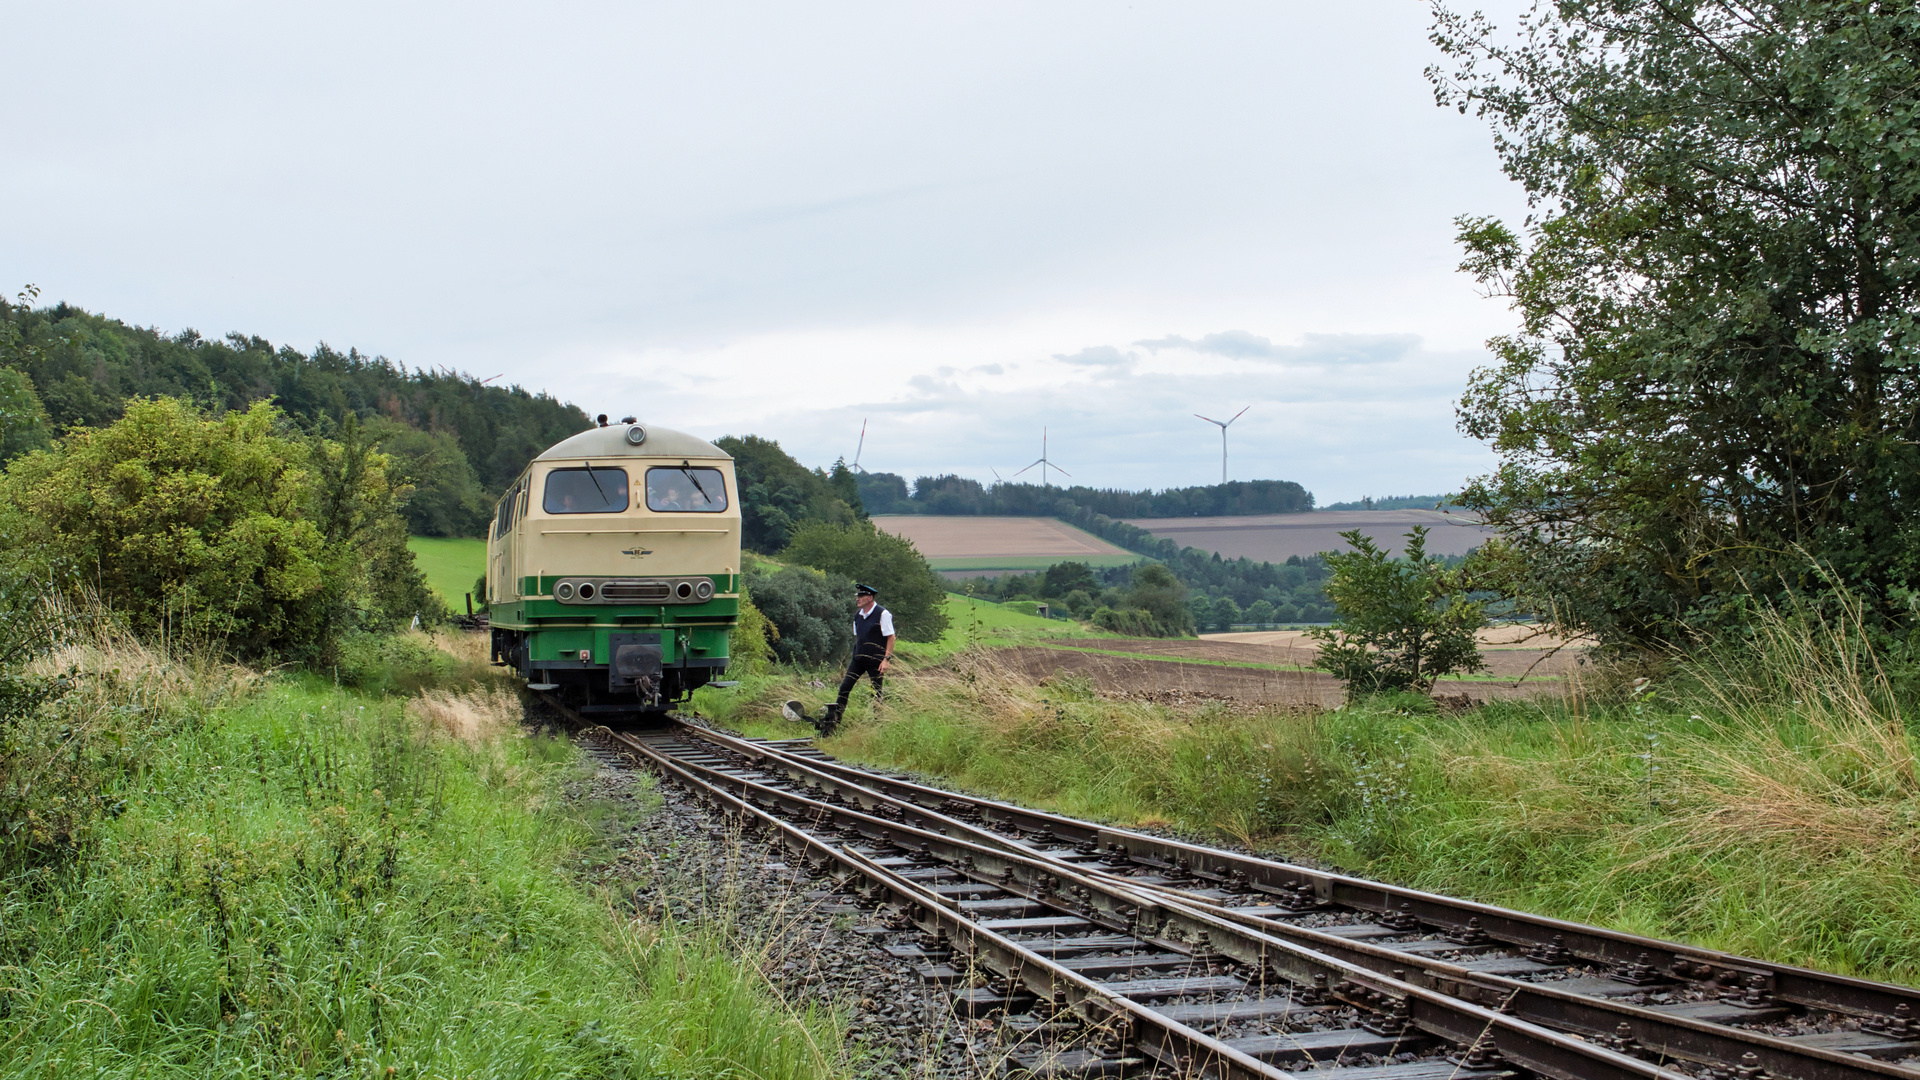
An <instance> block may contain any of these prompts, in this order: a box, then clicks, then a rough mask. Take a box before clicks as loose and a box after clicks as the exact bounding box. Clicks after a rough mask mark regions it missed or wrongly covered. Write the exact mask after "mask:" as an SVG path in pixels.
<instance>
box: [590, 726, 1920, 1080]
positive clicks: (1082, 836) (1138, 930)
mask: <svg viewBox="0 0 1920 1080" xmlns="http://www.w3.org/2000/svg"><path fill="white" fill-rule="evenodd" d="M554 704H555V706H556V707H557V708H560V709H561V711H562V712H566V711H567V710H566V709H565V707H564V706H562V705H559V704H558V703H557V702H556V703H554ZM575 719H576V721H578V722H581V723H583V724H584V723H586V722H585V721H583V720H580V718H578V717H577V716H576V717H575ZM599 731H600V733H601V734H603V736H604V737H605V738H606V739H607V740H609V741H610V743H611V744H612V745H614V746H617V747H618V748H619V749H620V750H621V751H623V752H625V753H627V754H629V755H630V756H632V757H633V758H635V759H637V760H639V761H642V762H644V763H646V764H647V765H648V766H649V767H651V768H653V769H655V770H656V771H658V772H659V773H660V774H662V775H663V776H664V777H666V778H667V779H669V780H671V781H674V782H676V783H678V784H680V785H682V786H684V787H685V788H687V789H688V790H689V791H691V792H693V793H694V794H695V796H696V797H697V798H699V799H701V800H702V801H703V802H706V803H708V804H709V805H710V806H712V807H713V808H714V809H715V810H717V811H718V812H720V813H722V814H724V815H726V816H727V817H728V818H730V819H731V820H733V821H735V822H737V823H738V824H739V825H740V826H741V827H742V828H744V829H747V830H749V831H755V830H758V831H766V832H770V833H771V834H773V835H774V837H775V838H776V839H777V840H778V841H779V842H780V843H782V844H783V845H785V846H786V847H787V848H788V849H789V850H790V851H791V852H793V853H794V856H795V857H797V858H800V859H803V860H806V861H807V862H808V863H809V865H810V867H811V868H812V869H814V870H815V871H816V872H818V873H825V874H827V875H829V876H832V877H834V878H836V879H839V880H841V881H843V882H845V883H847V884H849V885H851V886H853V887H855V888H857V889H858V890H859V891H860V892H861V893H862V894H863V895H864V896H865V902H866V903H868V904H870V905H877V906H878V907H879V908H881V909H883V910H885V911H886V912H889V913H890V920H891V921H890V923H889V924H888V925H889V927H890V928H891V930H892V934H891V935H890V936H891V937H892V938H893V939H894V940H891V941H889V942H888V943H887V945H886V948H887V950H888V951H889V952H890V953H892V954H893V955H895V956H896V957H899V958H900V959H902V960H905V961H910V962H914V963H916V964H918V965H919V966H920V969H921V975H922V977H923V978H924V979H926V980H927V981H929V982H933V983H940V984H944V985H948V986H950V987H951V989H952V994H953V1003H954V1007H955V1009H956V1010H957V1011H959V1012H961V1013H962V1014H964V1015H971V1016H986V1015H995V1016H1001V1017H1004V1018H1005V1019H1004V1020H1003V1022H1002V1028H1003V1037H1004V1038H1006V1039H1007V1040H1008V1041H1009V1042H1010V1043H1011V1044H1012V1052H1011V1060H1012V1061H1013V1062H1015V1063H1017V1064H1018V1065H1019V1066H1020V1067H1021V1068H1023V1069H1025V1070H1027V1071H1028V1072H1031V1073H1032V1074H1034V1075H1038V1076H1088V1075H1117V1074H1121V1073H1126V1072H1130V1071H1134V1070H1139V1069H1144V1068H1150V1067H1158V1068H1162V1069H1165V1070H1169V1071H1171V1072H1173V1073H1174V1074H1176V1075H1210V1076H1227V1077H1240V1076H1263V1077H1271V1076H1277V1075H1281V1074H1282V1073H1283V1072H1284V1071H1286V1070H1288V1069H1289V1068H1291V1069H1293V1070H1297V1069H1299V1068H1300V1067H1301V1063H1312V1064H1314V1065H1320V1066H1324V1067H1325V1068H1323V1069H1320V1070H1317V1071H1316V1076H1325V1077H1326V1078H1327V1080H1452V1078H1458V1080H1478V1078H1482V1077H1485V1078H1495V1077H1506V1076H1519V1075H1524V1074H1527V1073H1533V1074H1539V1075H1542V1076H1551V1077H1559V1078H1563V1080H1576V1078H1578V1080H1585V1078H1594V1077H1609V1078H1625V1077H1667V1078H1675V1080H1677V1078H1679V1077H1683V1076H1691V1077H1698V1078H1702V1080H1766V1078H1769V1077H1771V1078H1779V1080H1868V1078H1874V1077H1877V1078H1896V1080H1920V1024H1916V1023H1915V1022H1914V1015H1915V1010H1916V1007H1917V1006H1920V991H1915V990H1912V989H1908V988H1905V987H1897V986H1890V985H1887V984H1880V983H1872V982H1868V981H1865V980H1858V979H1849V978H1846V977H1841V976H1829V975H1824V974H1821V973H1818V972H1812V971H1807V970H1804V969H1798V968H1791V967H1786V966H1782V965H1771V964H1766V963H1764V962H1760V961H1753V960H1748V959H1745V958H1741V957H1734V956H1729V955H1726V954H1721V953H1715V952H1710V951H1706V950H1699V949H1694V948H1691V947H1685V946H1677V945H1674V944H1671V943H1666V942H1659V941H1654V940H1652V939H1645V938H1639V937H1635V936H1633V935H1625V934H1618V933H1615V932H1612V931H1606V930H1602V929H1597V928H1594V927H1587V926H1580V925H1578V924H1572V923H1565V922H1561V921H1558V920H1551V919H1543V918H1539V917H1537V916H1531V915H1526V914H1524V913H1520V912H1513V911H1508V910H1506V909H1501V908H1496V907H1491V906H1488V905H1481V904H1473V903H1468V902H1463V901H1456V900H1452V899H1449V898H1446V897H1440V896H1435V895H1433V894H1428V893H1421V892H1416V891H1411V890H1404V889H1397V888H1393V887H1390V886H1385V885H1381V884H1379V883H1375V882H1367V881H1363V880H1360V879H1355V878H1348V877H1343V876H1341V875H1333V874H1326V873H1323V872H1320V871H1315V870H1312V869H1310V868H1306V867H1299V866H1293V865H1291V864H1286V863H1279V862H1273V861H1269V860H1262V859H1257V858H1253V857H1250V856H1246V855H1242V854H1239V853H1234V852H1227V851H1220V850H1217V849H1212V848H1207V847H1204V846H1199V845H1192V844H1185V843H1180V842H1177V841H1170V840H1167V839H1165V838H1161V837H1153V836H1147V835H1145V834H1140V833H1133V832H1128V831H1125V830H1114V829H1107V828H1103V827H1100V826H1097V825H1094V824H1091V823H1087V822H1080V821H1075V820H1072V819H1068V818H1062V817H1058V816H1055V815H1049V814H1044V813H1039V812H1035V811H1031V810H1026V809H1024V808H1020V807H1015V806H1011V805H1008V804H1005V803H1000V802H995V801H993V800H986V799H979V798H974V797H970V796H963V795H958V794H955V793H952V792H946V791H941V790H939V789H935V788H930V787H926V786H924V785H919V784H914V783H911V782H908V781H904V780H901V779H899V778H896V777H889V776H885V775H883V774H879V773H874V772H871V771H867V770H862V769H856V768H852V767H849V766H846V765H842V764H840V763H838V762H834V761H831V760H829V759H827V758H825V757H824V756H822V755H820V754H819V753H818V752H817V751H814V750H812V749H811V747H810V746H808V745H806V744H804V743H787V744H782V743H768V742H763V741H757V740H748V739H742V738H739V737H736V736H731V735H727V734H724V733H721V732H716V731H712V730H710V729H706V728H703V727H701V726H698V725H697V723H694V722H689V721H683V722H681V723H680V724H679V725H678V726H675V727H672V728H668V729H665V730H662V731H657V732H649V733H629V732H613V731H608V730H606V729H599ZM1356 1059H1358V1060H1364V1061H1367V1062H1370V1063H1371V1064H1368V1065H1365V1066H1362V1067H1357V1068H1356V1067H1351V1066H1348V1067H1342V1066H1341V1064H1340V1063H1342V1062H1349V1061H1352V1060H1356ZM1381 1062H1385V1064H1381Z"/></svg>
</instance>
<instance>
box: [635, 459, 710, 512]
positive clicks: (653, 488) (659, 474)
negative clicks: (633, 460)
mask: <svg viewBox="0 0 1920 1080" xmlns="http://www.w3.org/2000/svg"><path fill="white" fill-rule="evenodd" d="M726 508H727V485H726V481H725V479H724V478H722V477H721V475H720V470H719V469H696V468H693V467H692V466H689V465H670V466H667V467H666V468H660V469H648V470H647V509H649V510H661V511H666V512H669V513H673V512H680V511H690V512H692V513H696V514H717V513H719V512H720V511H722V510H725V509H726Z"/></svg>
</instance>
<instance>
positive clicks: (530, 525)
mask: <svg viewBox="0 0 1920 1080" xmlns="http://www.w3.org/2000/svg"><path fill="white" fill-rule="evenodd" d="M486 591H487V599H488V604H489V607H490V609H491V623H492V628H493V657H494V660H495V662H496V663H502V664H506V665H508V666H510V667H513V668H514V669H515V670H517V671H518V672H519V673H520V675H521V677H522V678H525V679H526V680H527V682H528V683H529V685H531V686H532V687H533V688H535V689H539V690H547V691H550V692H553V693H557V694H559V695H561V696H562V697H563V698H564V699H565V700H567V702H568V703H569V704H570V705H572V706H573V707H575V708H576V709H579V710H581V711H587V712H597V713H619V712H649V711H660V710H664V709H666V708H669V707H670V706H671V705H672V704H673V703H674V702H676V701H679V700H680V699H682V698H684V697H685V696H686V695H687V694H689V693H691V692H693V690H695V689H696V688H698V687H700V686H702V685H705V684H706V683H708V682H710V681H713V680H714V679H716V678H718V677H719V676H720V674H721V673H722V672H724V671H725V670H726V667H727V643H728V633H729V632H730V631H731V630H732V629H733V627H734V624H735V623H737V622H738V621H739V616H740V600H739V596H740V507H739V498H738V490H737V488H736V486H735V482H734V474H733V459H732V458H731V457H730V456H728V455H727V453H726V452H725V451H723V450H721V449H720V448H719V447H717V446H715V445H713V444H712V443H710V442H707V441H706V440H704V439H700V438H697V437H695V436H692V435H688V434H685V433H684V432H679V431H671V430H668V429H666V428H660V427H653V426H650V425H641V424H639V423H635V422H633V421H631V420H629V421H623V422H622V423H620V424H617V425H613V426H601V427H597V428H592V429H589V430H587V431H583V432H581V433H580V434H578V435H575V436H573V437H572V438H569V439H566V440H565V441H563V442H561V443H559V444H557V445H555V446H554V447H552V448H551V449H549V450H548V451H547V452H546V453H543V454H541V455H540V456H539V457H537V458H535V459H534V460H533V461H532V463H530V464H529V465H528V466H527V468H526V470H525V471H524V472H522V473H521V474H520V477H519V479H518V480H516V481H515V482H514V483H513V484H512V485H511V486H510V487H508V489H507V493H506V495H505V496H503V497H502V498H501V500H500V503H499V506H498V507H497V508H496V512H495V514H494V521H493V527H492V529H491V530H490V531H489V533H488V538H487V582H486Z"/></svg>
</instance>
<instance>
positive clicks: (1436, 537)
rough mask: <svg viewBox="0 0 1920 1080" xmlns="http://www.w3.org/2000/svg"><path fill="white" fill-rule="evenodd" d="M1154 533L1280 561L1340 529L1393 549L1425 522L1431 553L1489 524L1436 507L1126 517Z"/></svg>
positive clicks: (1231, 554)
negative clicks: (1410, 531) (1185, 516)
mask: <svg viewBox="0 0 1920 1080" xmlns="http://www.w3.org/2000/svg"><path fill="white" fill-rule="evenodd" d="M1128 524H1131V525H1137V526H1139V527H1140V528H1142V529H1145V530H1147V531H1148V532H1150V533H1152V534H1153V535H1155V536H1158V537H1161V538H1163V539H1167V540H1172V541H1174V542H1175V543H1178V544H1181V545H1184V546H1186V547H1192V548H1199V549H1200V550H1202V551H1217V552H1219V553H1220V555H1221V557H1222V558H1228V559H1238V558H1242V557H1244V558H1248V559H1254V560H1256V561H1266V562H1285V561H1286V560H1287V559H1288V558H1289V557H1291V556H1294V555H1298V556H1300V557H1301V558H1303V559H1304V558H1307V557H1309V556H1312V555H1317V554H1319V553H1320V552H1322V551H1345V550H1347V542H1346V540H1344V539H1343V538H1341V536H1340V534H1341V533H1342V532H1343V531H1345V530H1348V529H1359V530H1360V531H1361V532H1363V533H1365V534H1366V535H1367V536H1369V537H1371V538H1372V539H1373V541H1374V543H1376V544H1379V545H1380V546H1381V547H1384V548H1386V549H1387V550H1388V551H1390V552H1393V553H1394V554H1398V553H1399V552H1400V545H1401V544H1402V543H1403V542H1404V538H1405V536H1406V533H1407V530H1408V529H1411V528H1413V527H1414V526H1415V525H1425V526H1427V527H1428V528H1429V530H1431V531H1429V532H1428V533H1427V552H1428V554H1431V555H1465V554H1466V553H1467V552H1468V551H1469V550H1471V549H1473V548H1475V547H1478V546H1480V545H1481V544H1483V543H1485V542H1486V541H1487V539H1488V538H1489V537H1491V536H1493V530H1492V529H1489V528H1486V527H1485V526H1482V525H1480V524H1478V523H1477V522H1475V521H1474V520H1473V519H1472V518H1469V517H1466V516H1464V515H1461V514H1443V513H1440V512H1439V511H1437V510H1325V511H1311V512H1308V513H1303V514H1262V515H1259V516H1256V517H1211V518H1136V519H1134V520H1133V521H1130V522H1128Z"/></svg>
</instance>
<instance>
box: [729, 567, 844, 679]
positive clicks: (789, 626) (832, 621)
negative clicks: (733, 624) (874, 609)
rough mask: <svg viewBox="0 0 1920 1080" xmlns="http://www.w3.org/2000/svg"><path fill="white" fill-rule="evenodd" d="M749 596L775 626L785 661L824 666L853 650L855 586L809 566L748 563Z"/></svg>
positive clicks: (776, 648)
mask: <svg viewBox="0 0 1920 1080" xmlns="http://www.w3.org/2000/svg"><path fill="white" fill-rule="evenodd" d="M744 569H745V570H746V572H747V573H746V578H747V593H748V595H749V596H750V597H751V598H752V601H753V605H754V606H755V607H756V608H758V609H759V610H760V611H761V612H762V613H763V614H764V615H765V616H766V618H767V621H768V622H770V623H772V624H773V628H774V631H775V632H774V634H773V635H771V639H772V640H771V646H772V649H773V654H774V656H776V657H778V658H779V660H780V661H781V662H782V663H787V664H805V665H808V666H819V665H821V664H826V663H830V662H832V661H834V660H838V659H844V658H845V657H846V656H848V655H849V654H851V652H852V651H853V582H852V581H850V580H848V579H846V578H844V577H841V576H840V575H838V574H829V573H826V572H824V571H821V570H814V569H812V568H810V567H805V566H782V567H779V568H778V569H774V570H769V569H767V567H766V565H765V564H762V563H759V562H757V561H756V562H747V563H746V565H745V567H744Z"/></svg>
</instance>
